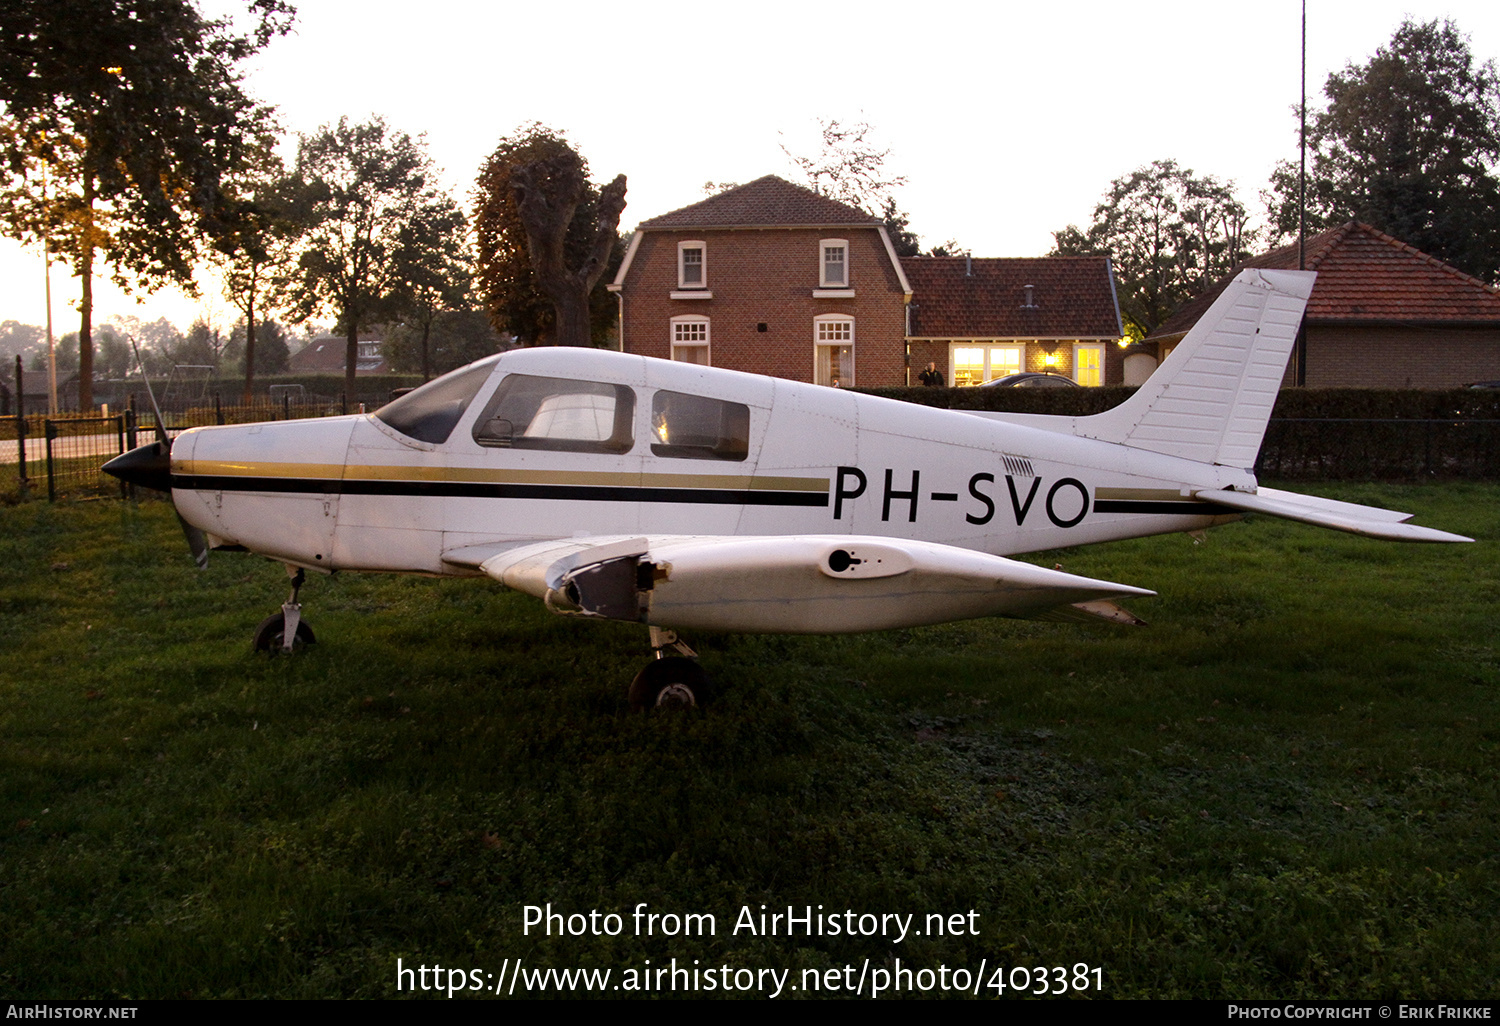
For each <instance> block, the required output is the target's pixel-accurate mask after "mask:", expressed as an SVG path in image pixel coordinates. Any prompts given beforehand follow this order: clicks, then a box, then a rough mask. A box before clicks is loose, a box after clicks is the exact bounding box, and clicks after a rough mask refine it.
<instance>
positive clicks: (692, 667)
mask: <svg viewBox="0 0 1500 1026" xmlns="http://www.w3.org/2000/svg"><path fill="white" fill-rule="evenodd" d="M707 699H708V674H706V673H704V672H703V667H701V666H699V665H698V663H697V662H696V661H695V660H692V659H687V658H684V657H682V656H666V657H665V658H662V659H657V660H654V661H653V662H650V663H647V664H646V668H645V669H643V670H642V671H641V672H640V673H638V674H636V676H635V680H633V681H631V682H630V708H631V709H634V710H636V711H638V712H649V711H651V710H653V709H657V710H662V711H666V710H672V709H701V708H702V707H703V704H704V702H705V701H707Z"/></svg>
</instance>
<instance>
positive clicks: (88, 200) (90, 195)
mask: <svg viewBox="0 0 1500 1026" xmlns="http://www.w3.org/2000/svg"><path fill="white" fill-rule="evenodd" d="M78 276H79V277H80V278H82V279H83V295H82V296H81V297H80V298H79V301H78V314H79V320H78V410H79V412H80V413H85V412H88V411H90V410H92V409H93V408H94V176H93V174H92V173H90V172H89V170H88V168H87V167H86V166H85V168H84V172H83V238H82V240H81V241H80V242H79V254H78Z"/></svg>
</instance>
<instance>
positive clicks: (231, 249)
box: [214, 135, 306, 403]
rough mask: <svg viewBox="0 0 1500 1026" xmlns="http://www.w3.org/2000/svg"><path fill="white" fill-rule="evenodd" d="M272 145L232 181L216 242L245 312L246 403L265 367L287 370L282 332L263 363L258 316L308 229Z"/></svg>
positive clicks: (227, 280)
mask: <svg viewBox="0 0 1500 1026" xmlns="http://www.w3.org/2000/svg"><path fill="white" fill-rule="evenodd" d="M272 145H273V140H272V138H271V137H270V136H269V135H265V136H262V137H260V138H259V139H257V140H256V145H255V146H254V147H253V149H252V151H251V156H250V157H249V158H248V159H247V160H246V161H245V162H244V164H243V165H242V167H241V168H240V169H239V171H238V172H237V173H236V174H234V175H232V176H230V177H229V179H228V181H227V182H226V187H225V191H226V193H227V194H228V196H227V202H226V204H225V206H226V208H227V209H226V213H225V216H224V219H223V220H224V229H223V230H222V231H220V232H219V233H218V235H217V237H216V238H215V239H214V250H215V253H216V254H217V257H218V264H219V267H220V270H221V271H222V274H223V280H224V297H225V298H226V299H228V300H229V301H230V302H231V303H233V304H234V306H235V308H236V309H238V310H239V312H240V314H241V315H242V316H243V318H244V322H245V325H246V327H245V329H244V330H243V331H242V333H241V344H242V345H243V347H244V351H243V354H242V359H243V361H244V366H245V381H244V388H243V391H242V393H241V396H242V399H243V401H244V402H246V403H249V402H250V400H251V396H252V395H253V393H254V391H255V374H256V372H257V371H261V370H262V369H263V364H264V365H268V366H271V367H273V368H274V369H275V370H280V369H282V368H284V367H285V366H286V343H285V340H284V338H283V335H284V333H283V332H281V331H280V330H279V329H277V330H276V331H273V332H272V334H271V335H270V336H269V338H270V339H272V340H273V344H279V345H280V347H281V351H280V353H279V354H275V355H273V357H272V359H271V360H269V361H262V360H261V359H260V355H259V353H258V352H257V347H258V346H259V345H260V344H261V340H262V338H263V337H266V336H264V335H263V333H262V332H261V331H260V326H259V323H258V322H257V320H256V314H257V313H262V312H263V310H262V307H264V306H265V303H266V294H267V291H268V290H270V289H271V286H272V283H273V282H274V281H275V280H276V277H277V275H278V274H280V273H282V272H283V271H284V269H285V268H286V266H287V265H288V263H289V262H290V261H291V259H292V257H293V256H294V253H295V247H296V244H297V240H298V239H299V238H300V237H301V235H302V233H303V231H304V230H305V229H306V225H304V224H303V223H302V222H301V221H299V220H298V219H297V214H298V212H299V211H298V209H297V206H296V204H295V203H294V202H293V200H292V198H291V195H290V194H291V192H292V183H291V181H290V180H289V179H288V177H287V175H286V169H285V167H284V165H283V164H282V162H281V158H280V157H278V156H277V155H276V153H275V151H274V150H273V149H272V148H271V147H272ZM302 212H305V211H302ZM273 373H274V370H273Z"/></svg>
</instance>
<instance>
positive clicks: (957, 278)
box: [901, 256, 1120, 338]
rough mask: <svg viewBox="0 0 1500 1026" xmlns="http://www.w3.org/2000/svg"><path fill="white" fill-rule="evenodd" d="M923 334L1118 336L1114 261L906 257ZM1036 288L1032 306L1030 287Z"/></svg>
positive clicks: (916, 333)
mask: <svg viewBox="0 0 1500 1026" xmlns="http://www.w3.org/2000/svg"><path fill="white" fill-rule="evenodd" d="M901 266H902V268H903V269H904V270H905V271H906V277H907V280H908V281H910V282H911V287H912V293H913V299H912V302H913V304H914V305H915V306H916V307H917V309H916V310H914V311H913V312H912V330H911V333H912V336H913V337H915V338H1118V337H1119V336H1120V319H1119V313H1118V310H1117V309H1116V306H1115V290H1114V279H1113V277H1112V275H1111V274H1110V268H1109V259H1108V258H1107V257H1103V256H1081V257H1017V258H1001V257H991V258H982V259H974V260H973V261H972V273H969V272H970V269H971V265H970V262H969V258H968V257H902V258H901ZM1027 285H1031V286H1033V289H1032V298H1033V303H1034V305H1033V307H1032V308H1027V307H1026V305H1025V303H1026V286H1027Z"/></svg>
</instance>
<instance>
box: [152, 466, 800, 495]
mask: <svg viewBox="0 0 1500 1026" xmlns="http://www.w3.org/2000/svg"><path fill="white" fill-rule="evenodd" d="M172 473H174V474H181V475H185V476H190V477H276V478H293V479H297V480H312V481H444V482H450V481H451V482H462V483H468V484H562V485H600V486H615V487H619V486H624V487H646V488H733V489H749V490H758V491H777V492H827V491H828V478H826V477H765V476H760V477H751V476H744V475H732V474H641V473H630V472H628V471H627V472H619V471H607V470H572V471H562V470H521V469H510V470H492V469H489V468H484V467H432V466H422V467H416V466H412V467H401V466H389V465H361V464H349V465H347V466H346V465H344V464H342V463H246V462H239V461H234V460H173V461H172Z"/></svg>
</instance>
